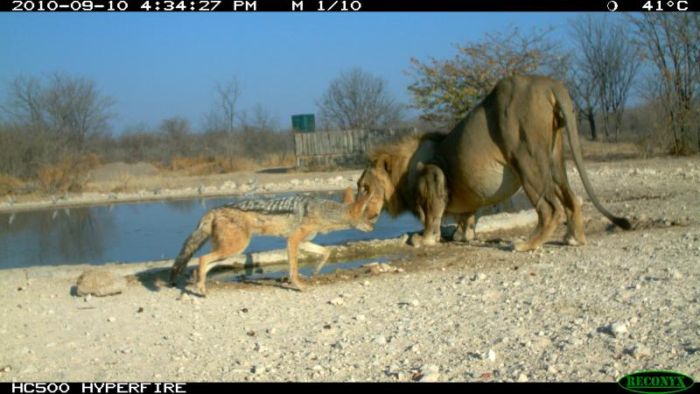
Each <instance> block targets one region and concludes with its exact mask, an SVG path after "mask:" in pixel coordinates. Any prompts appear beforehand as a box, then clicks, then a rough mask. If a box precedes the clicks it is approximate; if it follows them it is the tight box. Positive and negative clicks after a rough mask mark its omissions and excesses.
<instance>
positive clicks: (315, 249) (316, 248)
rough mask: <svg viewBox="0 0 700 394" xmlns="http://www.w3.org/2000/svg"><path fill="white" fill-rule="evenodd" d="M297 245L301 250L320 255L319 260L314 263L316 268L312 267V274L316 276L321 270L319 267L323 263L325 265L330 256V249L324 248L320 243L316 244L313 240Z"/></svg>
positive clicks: (321, 266)
mask: <svg viewBox="0 0 700 394" xmlns="http://www.w3.org/2000/svg"><path fill="white" fill-rule="evenodd" d="M299 247H300V248H301V249H302V250H305V251H307V252H309V253H313V254H317V255H320V256H321V261H319V262H318V263H316V268H314V273H313V275H314V276H316V275H318V273H319V272H321V269H322V268H323V266H324V265H326V262H328V258H329V257H331V251H330V250H328V248H324V247H323V246H321V245H316V244H315V243H313V242H302V243H301V244H300V245H299Z"/></svg>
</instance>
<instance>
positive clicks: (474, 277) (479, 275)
mask: <svg viewBox="0 0 700 394" xmlns="http://www.w3.org/2000/svg"><path fill="white" fill-rule="evenodd" d="M471 279H472V282H478V281H482V280H484V279H486V274H483V273H481V272H478V273H476V274H474V275H472V278H471Z"/></svg>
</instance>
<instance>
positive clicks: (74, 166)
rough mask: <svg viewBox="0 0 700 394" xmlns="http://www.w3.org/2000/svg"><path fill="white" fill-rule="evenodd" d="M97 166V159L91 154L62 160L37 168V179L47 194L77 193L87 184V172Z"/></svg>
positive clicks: (98, 160) (98, 162)
mask: <svg viewBox="0 0 700 394" xmlns="http://www.w3.org/2000/svg"><path fill="white" fill-rule="evenodd" d="M99 164H100V159H99V157H98V156H97V155H93V154H90V155H85V156H82V157H78V158H68V159H63V160H61V161H60V162H58V163H56V164H51V165H45V166H42V167H41V168H39V171H38V172H37V179H38V181H39V185H40V186H41V188H42V190H44V191H45V192H48V193H65V192H79V191H81V190H82V189H83V187H84V186H85V184H86V183H87V180H88V175H87V174H88V172H89V171H90V170H91V169H93V168H95V167H97V166H98V165H99Z"/></svg>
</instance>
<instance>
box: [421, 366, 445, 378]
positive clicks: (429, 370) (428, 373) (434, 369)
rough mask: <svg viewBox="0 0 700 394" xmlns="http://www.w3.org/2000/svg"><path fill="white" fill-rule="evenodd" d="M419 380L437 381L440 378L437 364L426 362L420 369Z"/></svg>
mask: <svg viewBox="0 0 700 394" xmlns="http://www.w3.org/2000/svg"><path fill="white" fill-rule="evenodd" d="M420 374H421V375H422V376H420V378H419V379H418V381H419V382H437V381H438V380H439V379H440V368H439V367H438V366H437V365H433V364H427V365H424V366H422V367H421V369H420Z"/></svg>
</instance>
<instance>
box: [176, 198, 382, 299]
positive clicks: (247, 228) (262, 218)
mask: <svg viewBox="0 0 700 394" xmlns="http://www.w3.org/2000/svg"><path fill="white" fill-rule="evenodd" d="M366 204H367V202H366V200H365V201H363V199H360V200H357V201H353V195H352V188H347V189H346V190H345V193H344V196H343V202H342V203H340V202H336V201H331V200H326V199H321V198H314V197H307V196H292V197H284V198H274V199H255V200H244V201H240V202H237V203H233V204H228V205H225V206H223V207H220V208H215V209H212V210H210V211H209V212H207V213H205V214H204V216H202V219H201V220H200V221H199V225H198V226H197V229H195V230H194V232H193V233H192V234H190V236H189V237H188V238H187V240H185V243H184V244H183V245H182V249H181V250H180V253H179V254H178V256H177V258H176V259H175V263H174V264H173V267H172V269H171V271H170V282H171V284H173V285H174V284H175V280H176V279H177V277H178V275H179V274H180V273H181V271H182V270H183V268H185V266H187V263H188V262H189V260H190V258H192V255H193V254H194V253H195V252H196V251H197V250H198V249H199V248H201V247H202V245H204V243H205V242H206V241H207V240H208V239H211V241H212V251H211V253H208V254H205V255H203V256H201V257H200V258H199V267H198V270H197V291H198V292H199V293H200V294H202V295H205V294H206V286H205V281H206V275H207V272H208V271H209V269H210V268H211V267H210V265H211V264H212V263H214V262H217V261H220V260H222V259H224V258H227V257H231V256H234V255H237V254H239V253H242V252H243V251H244V250H245V249H246V248H247V247H248V244H249V243H250V239H251V237H252V236H253V235H255V234H260V235H274V236H280V237H286V238H287V254H288V259H289V279H290V282H291V284H292V285H293V286H294V287H296V288H297V289H298V290H303V286H302V284H301V283H300V281H299V277H298V272H297V254H298V250H299V248H301V249H302V250H305V251H307V252H310V253H314V254H318V255H321V256H322V258H321V261H320V262H319V263H318V264H317V266H316V269H315V272H314V273H318V272H319V271H320V270H321V268H322V267H323V265H324V264H325V263H326V261H327V260H328V257H329V256H330V251H329V250H328V249H326V248H324V247H322V246H320V245H317V244H314V243H311V242H310V241H311V239H313V237H314V236H316V234H318V233H325V232H330V231H336V230H342V229H347V228H357V229H359V230H362V231H371V230H372V228H373V225H372V224H371V223H370V222H369V221H367V219H366V218H365V217H364V211H365V208H366Z"/></svg>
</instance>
